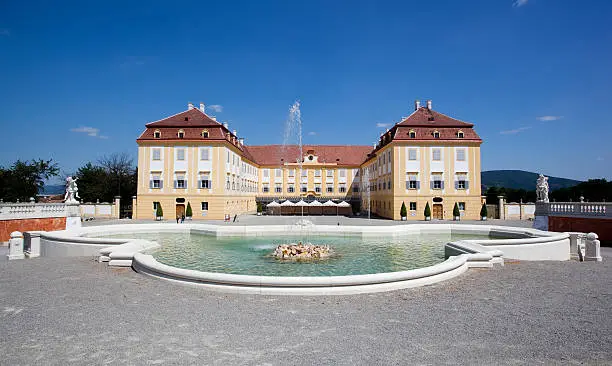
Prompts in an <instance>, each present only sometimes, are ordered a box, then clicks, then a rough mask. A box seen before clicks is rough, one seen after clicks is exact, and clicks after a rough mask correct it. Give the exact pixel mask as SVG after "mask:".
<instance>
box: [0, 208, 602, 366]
mask: <svg viewBox="0 0 612 366" xmlns="http://www.w3.org/2000/svg"><path fill="white" fill-rule="evenodd" d="M287 219H288V220H294V219H295V218H287ZM264 220H265V221H266V223H272V222H274V223H281V222H282V221H278V220H284V218H282V219H281V218H279V217H274V218H270V217H255V216H244V217H240V218H239V220H238V222H236V223H229V224H227V225H249V224H252V223H256V224H260V223H262V221H264ZM316 220H322V221H321V222H316V223H317V224H328V225H329V224H338V223H339V224H340V225H349V223H351V224H352V225H354V224H355V223H358V224H359V225H365V224H367V222H368V221H370V222H371V221H373V220H367V219H351V218H344V217H340V218H336V217H320V218H314V219H313V221H316ZM333 220H339V221H333ZM352 220H356V221H352ZM268 221H269V222H268ZM328 221H329V222H328ZM374 221H379V220H374ZM117 222H131V221H130V220H119V221H116V220H109V221H108V222H104V221H97V222H96V221H94V222H88V223H87V224H96V225H100V224H104V223H113V224H116V223H117ZM384 222H387V223H389V224H396V225H397V224H399V225H401V224H402V223H397V222H395V223H394V222H391V221H386V220H384V221H380V222H378V223H377V224H379V225H380V224H381V223H384ZM466 223H474V222H467V221H466ZM489 224H499V223H496V222H489ZM506 224H511V225H516V226H519V225H529V223H526V222H509V223H508V222H507V223H506ZM602 256H603V257H604V259H603V262H582V263H581V262H577V261H568V262H523V261H512V260H509V261H506V265H505V266H504V267H498V266H496V267H494V268H493V269H470V270H469V271H468V272H466V273H465V274H463V275H461V276H459V277H456V278H454V279H451V280H447V281H444V282H441V283H438V284H435V285H431V286H425V287H420V288H414V289H405V290H398V291H392V292H386V293H375V294H366V295H351V296H316V297H303V296H297V297H293V296H260V295H234V294H224V293H217V292H212V291H208V290H205V289H202V288H198V287H190V286H185V285H178V284H174V283H172V282H169V281H161V280H158V279H154V278H150V277H147V276H144V275H141V274H138V273H136V272H134V271H133V270H132V269H130V268H113V267H108V266H107V265H105V264H102V263H97V262H95V261H94V260H93V258H89V257H80V258H36V259H31V260H19V261H10V262H8V261H2V262H0V268H1V271H0V273H2V276H1V277H0V309H1V310H2V322H1V323H0V332H1V334H2V335H3V337H2V340H0V344H1V345H2V347H1V349H2V350H3V355H2V357H3V359H2V360H3V361H2V363H3V364H10V365H17V364H58V365H60V364H61V365H65V364H169V365H171V364H219V365H227V364H278V365H282V364H304V365H310V364H368V365H370V364H458V363H459V364H476V363H478V364H538V363H541V364H551V363H553V364H555V363H563V364H582V363H587V364H594V363H595V364H596V363H600V364H603V363H609V362H610V361H611V360H612V351H611V347H612V341H611V339H610V334H612V320H610V317H609V316H608V314H607V311H608V309H610V308H612V292H611V289H612V276H610V271H611V269H612V268H611V267H612V264H611V260H612V250H610V248H602Z"/></svg>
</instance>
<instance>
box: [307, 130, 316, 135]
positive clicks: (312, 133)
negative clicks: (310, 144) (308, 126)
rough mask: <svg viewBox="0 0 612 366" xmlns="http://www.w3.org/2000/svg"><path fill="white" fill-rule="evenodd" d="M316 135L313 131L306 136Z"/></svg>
mask: <svg viewBox="0 0 612 366" xmlns="http://www.w3.org/2000/svg"><path fill="white" fill-rule="evenodd" d="M316 135H317V133H316V132H314V131H310V132H308V136H316Z"/></svg>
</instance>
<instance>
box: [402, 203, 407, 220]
mask: <svg viewBox="0 0 612 366" xmlns="http://www.w3.org/2000/svg"><path fill="white" fill-rule="evenodd" d="M406 216H408V211H407V210H406V203H404V202H402V208H400V217H406Z"/></svg>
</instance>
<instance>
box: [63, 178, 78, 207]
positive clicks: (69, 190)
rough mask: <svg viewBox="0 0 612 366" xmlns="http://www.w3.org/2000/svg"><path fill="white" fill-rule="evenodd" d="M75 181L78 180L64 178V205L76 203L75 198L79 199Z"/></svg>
mask: <svg viewBox="0 0 612 366" xmlns="http://www.w3.org/2000/svg"><path fill="white" fill-rule="evenodd" d="M77 179H79V178H72V177H68V178H66V195H65V196H64V202H66V203H78V202H79V201H77V200H76V199H77V198H81V197H79V188H78V187H77V183H76V181H77Z"/></svg>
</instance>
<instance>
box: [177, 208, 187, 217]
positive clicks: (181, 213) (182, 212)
mask: <svg viewBox="0 0 612 366" xmlns="http://www.w3.org/2000/svg"><path fill="white" fill-rule="evenodd" d="M184 215H185V205H176V217H183V216H184Z"/></svg>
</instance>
